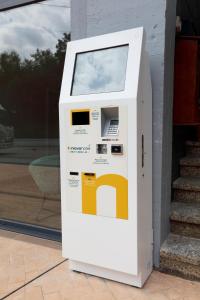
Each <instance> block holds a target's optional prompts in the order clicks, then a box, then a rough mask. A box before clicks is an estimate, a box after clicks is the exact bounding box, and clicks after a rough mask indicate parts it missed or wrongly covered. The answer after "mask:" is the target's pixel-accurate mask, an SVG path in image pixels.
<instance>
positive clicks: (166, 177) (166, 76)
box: [72, 0, 176, 266]
mask: <svg viewBox="0 0 200 300" xmlns="http://www.w3.org/2000/svg"><path fill="white" fill-rule="evenodd" d="M82 1H85V2H86V3H84V5H83V6H84V7H82V6H80V2H82ZM82 3H83V2H82ZM72 10H73V15H72V19H74V21H72V39H79V38H83V37H86V36H94V35H99V34H104V33H108V32H114V31H118V30H123V29H128V28H133V27H138V26H144V27H145V29H146V32H147V48H148V52H149V54H150V63H151V76H152V84H153V226H154V263H155V265H156V266H158V265H159V251H160V246H161V244H162V242H163V240H164V239H165V238H166V236H167V234H168V232H169V207H170V201H171V145H172V102H173V101H172V100H173V61H174V39H175V19H176V18H175V16H176V14H175V12H176V1H170V0H155V1H152V0H126V1H121V0H109V1H107V0H73V1H72ZM80 14H84V15H85V16H84V17H83V16H82V15H81V17H80ZM75 20H76V21H75ZM79 28H81V30H80V29H79ZM82 29H84V30H82Z"/></svg>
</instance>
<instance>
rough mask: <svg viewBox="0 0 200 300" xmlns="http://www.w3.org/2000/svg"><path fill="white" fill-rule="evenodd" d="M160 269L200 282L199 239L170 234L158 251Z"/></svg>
mask: <svg viewBox="0 0 200 300" xmlns="http://www.w3.org/2000/svg"><path fill="white" fill-rule="evenodd" d="M160 269H161V271H163V272H167V273H171V274H175V275H178V276H182V277H184V278H187V279H191V280H200V239H194V238H191V237H185V236H181V235H177V234H172V233H170V234H169V236H168V238H167V240H166V241H165V242H164V243H163V245H162V247H161V250H160Z"/></svg>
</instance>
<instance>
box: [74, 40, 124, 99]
mask: <svg viewBox="0 0 200 300" xmlns="http://www.w3.org/2000/svg"><path fill="white" fill-rule="evenodd" d="M127 57H128V45H124V46H119V47H114V48H109V49H102V50H97V51H89V52H85V53H79V54H77V57H76V64H75V71H74V82H73V87H72V95H74V96H75V95H82V94H92V93H107V92H119V91H123V90H124V88H125V78H126V65H127Z"/></svg>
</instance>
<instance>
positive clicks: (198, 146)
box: [186, 141, 200, 156]
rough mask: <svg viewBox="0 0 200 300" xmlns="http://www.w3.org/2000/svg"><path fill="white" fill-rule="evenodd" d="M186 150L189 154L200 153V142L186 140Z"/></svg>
mask: <svg viewBox="0 0 200 300" xmlns="http://www.w3.org/2000/svg"><path fill="white" fill-rule="evenodd" d="M186 152H187V154H188V155H191V154H192V155H197V156H198V155H200V142H195V141H186Z"/></svg>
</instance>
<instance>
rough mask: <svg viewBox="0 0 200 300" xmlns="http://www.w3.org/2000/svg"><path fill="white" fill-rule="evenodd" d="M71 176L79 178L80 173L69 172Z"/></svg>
mask: <svg viewBox="0 0 200 300" xmlns="http://www.w3.org/2000/svg"><path fill="white" fill-rule="evenodd" d="M69 174H70V175H73V176H78V175H79V172H69Z"/></svg>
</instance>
